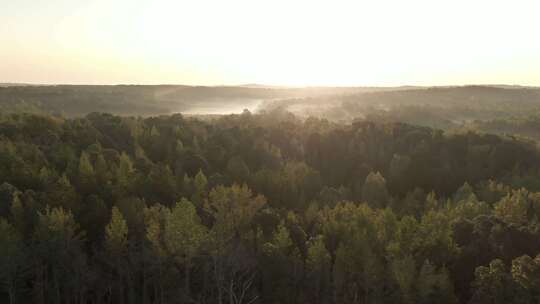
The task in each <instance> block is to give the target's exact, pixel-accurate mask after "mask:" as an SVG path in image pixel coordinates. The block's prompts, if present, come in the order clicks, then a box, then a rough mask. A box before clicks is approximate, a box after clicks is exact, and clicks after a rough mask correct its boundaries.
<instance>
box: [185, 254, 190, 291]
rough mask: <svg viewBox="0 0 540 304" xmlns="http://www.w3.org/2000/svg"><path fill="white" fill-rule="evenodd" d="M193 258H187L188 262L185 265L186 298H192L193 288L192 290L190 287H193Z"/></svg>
mask: <svg viewBox="0 0 540 304" xmlns="http://www.w3.org/2000/svg"><path fill="white" fill-rule="evenodd" d="M190 272H191V259H189V258H186V263H185V267H184V280H185V281H184V284H185V286H184V289H185V293H186V298H187V299H190V298H191V290H190V287H191V284H190V275H191V273H190Z"/></svg>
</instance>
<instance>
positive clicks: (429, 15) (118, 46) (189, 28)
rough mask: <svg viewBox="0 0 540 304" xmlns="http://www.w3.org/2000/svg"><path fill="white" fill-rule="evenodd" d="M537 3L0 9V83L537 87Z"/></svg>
mask: <svg viewBox="0 0 540 304" xmlns="http://www.w3.org/2000/svg"><path fill="white" fill-rule="evenodd" d="M539 9H540V4H538V1H525V0H519V1H464V0H459V1H444V2H443V1H421V0H413V1H389V0H385V1H313V0H310V1H308V0H301V1H282V0H272V1H254V0H250V1H243V0H232V1H211V0H199V1H172V0H160V1H137V0H131V1H128V0H119V1H105V0H91V1H79V0H77V1H73V0H71V1H68V0H49V1H44V0H32V1H31V0H19V1H7V0H0V20H2V22H1V23H0V82H8V83H9V82H23V83H77V84H79V83H80V84H117V83H136V84H162V83H170V84H199V85H235V84H244V83H262V84H275V85H309V86H314V85H330V86H352V85H366V86H367V85H374V86H391V85H449V84H452V85H459V84H502V83H504V84H521V85H540V55H539V54H540V40H539V39H538V30H539V29H540V24H539V21H538V11H539Z"/></svg>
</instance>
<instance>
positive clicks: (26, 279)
mask: <svg viewBox="0 0 540 304" xmlns="http://www.w3.org/2000/svg"><path fill="white" fill-rule="evenodd" d="M539 173H540V152H539V151H538V149H537V147H536V145H535V143H533V142H531V141H528V140H525V139H521V138H518V137H514V136H497V135H490V134H482V133H476V132H474V131H460V132H445V131H442V130H438V129H432V128H429V127H424V126H415V125H410V124H405V123H399V122H393V121H382V122H380V121H379V122H373V121H370V120H359V121H354V122H351V123H345V124H341V123H335V122H332V121H328V120H325V119H319V118H308V119H305V120H300V119H299V118H297V117H295V116H294V115H292V114H290V113H288V112H285V111H282V110H280V109H276V110H274V111H269V112H264V113H261V114H252V113H250V112H248V111H245V112H244V113H243V114H240V115H227V116H222V117H219V118H217V119H212V120H200V119H196V118H186V117H183V116H182V115H180V114H176V115H168V116H154V117H147V118H141V117H121V116H115V115H111V114H104V113H92V114H88V115H86V116H84V117H79V118H63V117H61V116H50V115H48V114H24V113H11V114H8V113H4V114H0V280H1V283H2V284H1V285H0V286H1V291H0V298H1V300H2V301H5V302H9V303H220V304H222V303H223V304H225V303H227V304H229V303H230V304H232V303H272V304H273V303H282V304H285V303H291V304H293V303H298V304H302V303H539V302H540V225H539V223H538V219H539V217H540V179H539V176H540V175H539Z"/></svg>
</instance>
